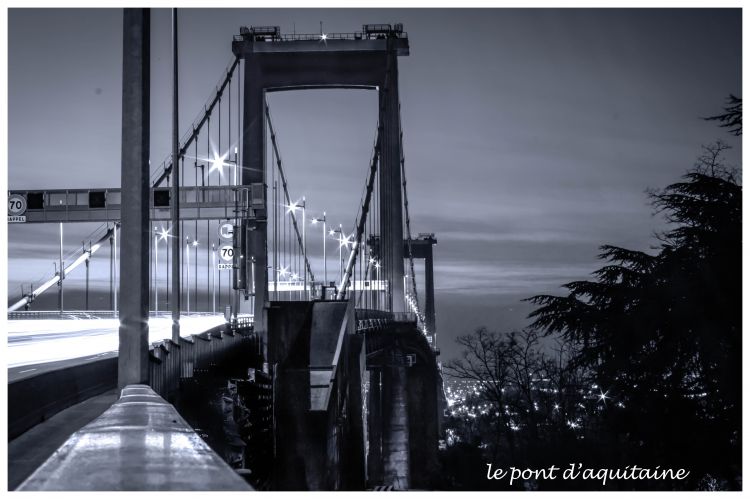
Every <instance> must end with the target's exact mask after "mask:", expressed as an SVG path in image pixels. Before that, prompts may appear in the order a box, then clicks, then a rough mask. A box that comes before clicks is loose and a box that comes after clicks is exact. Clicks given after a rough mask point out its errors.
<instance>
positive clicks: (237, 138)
mask: <svg viewBox="0 0 750 499" xmlns="http://www.w3.org/2000/svg"><path fill="white" fill-rule="evenodd" d="M149 26H150V19H149V13H148V11H147V10H144V9H125V15H124V36H125V38H124V39H125V44H124V50H123V53H124V56H123V82H124V84H123V162H122V185H121V186H120V187H116V186H109V187H106V186H105V187H102V188H93V189H92V188H84V189H65V190H62V189H41V188H40V189H33V190H11V191H10V192H9V222H13V223H17V224H19V225H20V224H35V223H39V224H56V226H57V227H58V228H59V236H60V237H59V258H57V261H56V262H55V269H54V273H51V274H50V275H48V276H46V277H45V278H43V279H41V280H40V281H39V282H36V283H32V284H30V285H28V286H25V287H24V289H22V290H21V292H20V294H19V295H18V296H16V297H11V298H12V300H11V302H10V303H9V317H8V318H9V321H8V326H9V330H8V342H9V344H8V348H9V350H8V352H9V355H8V357H9V438H11V439H13V438H16V437H19V436H20V435H23V434H24V432H27V431H29V429H31V428H34V427H35V426H36V425H37V424H40V422H42V421H44V420H45V419H48V418H50V417H52V416H53V415H54V414H55V413H57V412H59V411H61V410H63V409H64V408H65V407H69V406H71V405H74V404H76V403H80V402H81V401H83V400H85V399H86V398H88V397H91V396H93V395H96V394H98V393H102V392H104V391H105V390H107V389H111V388H114V387H115V386H116V387H118V389H120V390H121V396H120V399H119V400H118V402H116V403H115V404H114V405H112V407H111V408H109V409H108V410H107V411H106V412H105V413H104V414H103V415H101V416H99V417H98V418H97V419H95V420H94V421H92V422H91V423H89V424H88V425H86V426H84V427H83V428H81V429H80V430H79V431H78V432H76V433H75V434H73V435H72V436H71V437H70V438H69V439H68V440H67V441H66V442H65V444H63V446H62V447H61V449H60V450H61V451H64V452H58V453H55V454H54V455H52V456H51V457H50V458H49V459H47V460H46V461H45V462H44V463H43V464H41V465H40V466H39V468H38V469H36V470H35V471H34V472H33V473H32V474H31V475H30V476H28V477H25V480H24V481H23V483H21V484H20V486H19V488H20V489H21V490H60V489H70V488H78V489H84V490H86V489H91V490H106V489H136V490H139V489H181V490H182V489H222V490H223V489H233V490H245V489H248V488H255V489H270V490H276V489H296V490H340V489H355V490H356V489H372V488H396V489H412V488H429V487H430V483H431V482H430V481H431V480H432V479H433V478H434V476H435V473H436V472H437V447H438V438H439V431H440V415H441V403H442V399H443V396H442V378H441V375H440V369H439V363H438V361H437V356H438V355H439V351H438V349H437V346H436V334H437V331H436V321H435V300H434V278H433V246H434V245H435V244H437V239H436V238H435V235H434V234H431V233H420V234H414V233H413V231H412V223H411V219H410V216H409V202H408V196H407V182H406V160H405V155H404V147H403V130H402V125H401V105H400V100H399V87H398V62H399V58H400V57H404V56H408V55H409V40H408V35H407V33H406V32H405V31H404V29H403V27H402V26H401V25H400V24H393V25H391V24H370V25H363V26H362V29H361V30H360V31H356V32H352V33H322V32H321V33H319V34H309V35H306V34H296V33H295V34H293V35H288V34H282V33H281V30H280V28H279V27H276V26H270V27H269V26H261V27H258V26H254V27H243V28H241V29H240V32H239V34H238V35H236V36H235V37H234V38H233V40H231V51H232V59H231V62H230V63H229V65H228V66H227V68H226V70H225V71H224V72H223V73H222V75H220V78H219V83H218V84H217V85H216V87H215V89H214V90H213V91H212V94H211V95H210V96H209V98H208V99H207V101H206V104H205V105H204V106H203V108H202V109H201V110H200V112H199V113H198V115H197V117H196V119H195V120H194V121H193V123H192V125H191V126H190V128H189V129H188V130H187V131H186V132H185V134H184V135H183V136H182V137H181V139H180V140H179V141H178V140H175V141H174V144H175V145H176V147H173V153H172V154H170V155H169V157H167V158H166V159H165V160H164V161H162V162H161V163H160V164H156V163H154V165H153V166H152V165H150V162H149V144H148V135H149V125H148V121H149V119H148V117H149V112H150V106H151V103H150V101H149V89H148V69H147V68H148V65H149V60H150V57H149V49H148V44H149V36H150V35H149V32H150V27H149ZM176 26H177V24H176V13H175V22H174V25H173V31H174V33H173V35H174V36H175V37H176ZM321 31H322V30H321ZM175 55H176V44H175ZM175 74H176V63H175ZM176 88H177V81H176V78H175V99H176V95H177V90H176ZM319 88H327V89H330V88H336V89H360V90H369V91H375V92H377V94H378V119H377V122H376V123H373V142H372V150H371V154H370V156H369V157H368V158H362V165H361V171H362V176H363V180H362V191H361V192H362V194H361V199H360V203H359V204H358V206H356V207H352V213H353V217H351V219H353V220H354V223H353V225H352V226H344V225H342V224H336V223H334V221H332V220H330V215H329V216H328V217H327V214H326V212H325V211H323V210H321V209H316V207H314V206H308V203H307V200H306V197H305V196H302V195H300V189H299V186H295V185H294V179H293V178H289V177H288V176H287V173H286V170H285V164H284V162H283V160H282V152H283V151H282V148H281V146H280V141H281V138H282V137H283V130H277V129H276V128H275V127H274V123H273V119H272V116H273V113H272V111H273V110H272V109H271V107H270V105H269V102H268V99H267V95H268V94H269V93H272V92H278V91H289V90H300V89H305V90H307V89H319ZM175 104H176V100H175ZM176 109H177V107H176V105H175V106H174V111H175V116H174V119H175V122H176V121H177V115H176ZM175 138H176V137H175ZM295 189H296V190H295ZM81 222H86V223H95V224H97V225H98V227H97V228H96V229H95V230H94V231H92V232H91V234H90V235H89V236H88V237H86V238H85V240H84V241H83V242H82V244H80V245H76V247H73V248H71V247H66V246H65V245H64V231H65V227H66V226H67V225H69V224H74V223H81ZM10 237H11V240H12V237H13V227H12V226H11V230H10ZM313 238H315V239H316V240H317V241H321V242H322V255H321V257H322V258H318V257H317V255H316V256H315V258H313V255H311V249H310V248H311V245H310V244H309V241H311V240H313ZM11 244H12V241H11ZM315 247H316V248H317V244H316V245H315ZM97 259H98V260H103V261H107V262H108V265H109V280H108V290H109V292H108V294H109V299H108V301H109V303H108V305H109V306H108V307H107V308H106V310H103V309H101V307H99V309H96V308H93V307H89V304H90V301H89V293H90V290H89V288H90V280H91V279H90V276H89V268H90V264H91V262H94V261H97ZM415 260H417V262H416V263H415ZM420 261H422V262H423V264H422V265H423V267H420V263H419V262H420ZM417 269H420V270H421V269H423V271H421V274H423V275H424V282H423V283H418V279H417V272H416V270H417ZM74 274H85V291H84V296H85V307H84V308H83V309H71V307H66V302H65V294H66V291H67V289H68V287H67V286H66V284H67V283H66V281H67V280H69V278H70V276H72V275H74ZM99 284H100V283H99ZM55 292H56V293H57V307H56V309H55V310H39V309H38V307H37V306H36V305H37V303H38V299H39V297H40V296H42V295H43V294H45V293H46V294H53V293H55ZM209 385H210V386H212V387H214V388H212V389H213V390H214V391H211V390H209V389H207V388H206V387H207V386H209ZM217 386H220V387H221V390H225V391H224V392H221V394H220V395H218V397H219V398H218V399H216V397H217V395H216V394H217V393H219V392H217V391H216V390H219V388H216V387H217ZM227 387H229V388H227ZM226 390H228V391H226ZM212 397H213V398H212ZM216 400H223V402H221V403H222V404H223V406H222V407H224V408H225V409H224V417H223V419H222V421H223V422H224V423H223V426H222V428H223V429H221V430H216V431H214V432H213V434H211V435H208V437H206V436H205V435H203V436H204V437H205V438H204V439H203V440H206V441H208V442H209V443H211V444H212V445H211V448H208V447H207V446H206V444H205V443H202V442H203V440H201V439H200V438H198V437H197V436H196V433H195V432H194V430H193V428H194V427H195V426H196V424H199V425H201V426H204V425H206V426H209V425H210V424H211V423H209V422H206V421H213V420H212V419H211V418H210V417H208V416H206V415H205V414H201V411H200V410H199V409H198V408H199V407H200V406H202V405H207V404H211V403H212V401H213V402H215V401H216ZM227 411H228V412H227ZM227 414H230V415H231V416H230V417H227V416H226V415H227ZM144 418H145V419H144ZM183 418H184V420H183ZM220 419H221V418H220ZM144 421H147V423H145V422H144ZM228 427H229V428H231V430H227V428H228ZM195 431H196V432H197V431H198V430H195ZM207 431H208V430H207ZM149 432H151V433H149ZM209 433H211V432H209ZM228 434H231V438H230V437H227V435H228ZM149 435H152V436H153V435H157V436H159V439H157V440H158V441H156V440H154V439H153V438H151V440H149V438H150V437H149ZM185 435H188V437H185V438H187V440H184V441H182V440H180V442H181V443H180V444H179V445H178V443H177V442H178V440H179V438H182V437H184V436H185ZM115 437H116V438H115ZM178 437H179V438H178ZM193 437H195V438H193ZM107 438H108V439H109V440H107ZM113 438H114V439H115V440H113ZM114 441H116V443H112V442H114ZM238 449H239V450H238ZM115 455H117V456H120V457H121V458H122V456H125V457H124V458H122V459H120V458H118V459H116V460H115V461H117V462H118V463H120V464H113V461H112V460H111V459H112V458H113V456H115ZM123 459H124V460H125V461H127V463H126V464H123V463H122V461H123ZM91 467H93V468H91ZM92 469H95V470H100V471H102V473H96V472H92ZM191 470H192V471H191ZM178 471H179V472H178ZM191 473H192V475H191Z"/></svg>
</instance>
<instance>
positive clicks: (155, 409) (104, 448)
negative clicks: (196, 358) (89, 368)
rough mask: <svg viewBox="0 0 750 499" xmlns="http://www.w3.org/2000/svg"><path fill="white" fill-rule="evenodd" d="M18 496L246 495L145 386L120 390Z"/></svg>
mask: <svg viewBox="0 0 750 499" xmlns="http://www.w3.org/2000/svg"><path fill="white" fill-rule="evenodd" d="M18 490H252V488H251V487H250V485H248V484H247V483H246V482H245V481H244V480H243V479H242V478H240V476H239V475H237V474H236V473H235V472H234V470H232V468H230V467H229V466H228V465H227V464H226V463H225V462H224V461H223V460H222V459H221V458H220V457H219V456H218V455H217V454H215V453H214V452H213V451H212V450H211V449H210V448H209V447H208V445H207V444H206V443H205V442H204V441H203V440H202V439H201V438H200V437H199V436H198V435H197V434H196V433H195V432H194V431H193V429H192V428H190V426H189V425H188V424H187V423H186V422H185V420H184V419H182V417H181V416H180V415H179V414H178V413H177V411H176V410H175V408H174V407H173V406H172V405H171V404H169V403H167V402H166V401H165V400H164V399H163V398H161V397H160V396H158V395H157V394H156V392H154V391H153V390H152V389H151V388H150V387H148V386H146V385H129V386H126V387H125V388H123V390H122V393H121V395H120V399H119V400H118V401H117V402H115V403H114V404H113V405H112V407H110V408H109V409H107V411H106V412H104V414H102V415H101V416H99V417H98V418H97V419H95V420H94V421H92V422H91V423H89V424H88V425H86V426H84V427H83V428H82V429H81V430H79V431H78V432H76V433H74V434H73V435H71V436H70V438H68V440H67V441H66V442H65V443H64V444H63V445H62V447H60V448H59V449H58V450H57V451H56V452H55V453H54V454H52V456H50V458H49V459H47V461H46V462H45V463H44V464H43V465H42V466H40V467H39V468H38V469H37V470H36V471H35V472H34V473H33V474H32V475H31V476H30V477H29V478H27V479H26V480H25V481H24V482H23V483H22V484H21V486H20V487H19V488H18Z"/></svg>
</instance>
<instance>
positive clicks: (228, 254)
mask: <svg viewBox="0 0 750 499" xmlns="http://www.w3.org/2000/svg"><path fill="white" fill-rule="evenodd" d="M219 256H220V257H221V259H222V260H224V261H225V262H231V261H232V260H233V259H234V248H233V247H232V246H229V245H226V246H222V247H221V248H219Z"/></svg>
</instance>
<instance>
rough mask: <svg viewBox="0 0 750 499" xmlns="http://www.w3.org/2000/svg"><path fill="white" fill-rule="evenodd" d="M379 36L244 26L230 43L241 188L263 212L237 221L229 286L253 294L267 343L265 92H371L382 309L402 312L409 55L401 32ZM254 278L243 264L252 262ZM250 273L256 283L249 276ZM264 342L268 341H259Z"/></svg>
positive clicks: (368, 28)
mask: <svg viewBox="0 0 750 499" xmlns="http://www.w3.org/2000/svg"><path fill="white" fill-rule="evenodd" d="M385 26H388V30H385V29H382V30H380V31H378V30H377V29H375V28H373V25H366V26H365V27H364V30H363V32H362V33H356V34H352V35H351V36H347V37H337V36H332V37H329V38H326V37H324V35H320V37H318V36H315V37H310V36H295V35H283V36H282V35H281V34H280V29H279V27H275V26H274V27H253V28H242V29H241V30H240V35H239V36H236V37H235V40H234V42H233V43H232V51H233V52H234V54H235V55H236V56H237V57H239V58H242V59H244V61H245V70H244V71H245V72H244V104H243V123H244V125H243V130H242V146H241V147H242V152H241V156H240V162H239V164H240V165H241V171H242V174H241V182H242V184H243V185H244V186H246V188H248V189H249V191H250V192H251V196H252V198H253V199H254V200H256V201H257V202H259V203H261V204H262V205H263V207H264V208H265V209H256V218H255V220H252V221H245V222H243V227H242V230H241V237H244V238H245V241H246V244H245V245H244V248H245V253H246V254H245V255H243V256H244V258H242V259H241V260H240V261H239V262H238V263H239V265H238V270H236V271H235V272H237V273H238V274H239V276H238V277H236V278H235V284H236V285H237V286H238V287H239V288H240V289H244V290H245V296H246V297H249V296H250V295H251V294H252V292H253V291H252V290H254V298H253V299H254V310H255V327H256V329H257V330H258V331H259V332H261V334H262V335H263V337H264V340H265V339H266V335H267V331H266V329H267V326H266V307H267V306H268V289H267V286H268V275H267V272H265V271H263V270H259V269H267V267H268V264H267V246H268V234H267V231H268V227H267V219H266V216H265V213H267V196H266V192H267V181H266V178H267V177H266V157H265V156H266V155H265V151H266V126H265V101H266V93H267V92H275V91H282V90H295V89H315V88H359V89H374V90H378V93H379V113H378V117H379V126H380V136H381V156H380V158H381V160H380V168H379V186H380V195H381V199H380V232H381V237H382V241H383V262H382V263H383V274H382V275H383V276H384V279H387V280H388V281H389V290H390V293H389V296H388V298H387V303H388V309H389V310H391V311H394V312H402V311H404V254H403V244H402V241H403V229H402V226H403V217H402V197H401V156H402V154H401V141H400V133H401V129H400V128H401V125H400V119H399V98H398V56H404V55H408V54H409V42H408V38H407V37H406V34H405V33H402V31H401V30H400V28H398V27H397V28H396V29H391V28H390V26H389V25H385ZM253 259H254V262H255V263H254V269H255V272H251V269H250V268H249V265H248V264H247V262H250V261H253ZM251 274H252V275H254V282H249V281H250V279H249V277H250V276H251ZM264 343H266V342H265V341H264Z"/></svg>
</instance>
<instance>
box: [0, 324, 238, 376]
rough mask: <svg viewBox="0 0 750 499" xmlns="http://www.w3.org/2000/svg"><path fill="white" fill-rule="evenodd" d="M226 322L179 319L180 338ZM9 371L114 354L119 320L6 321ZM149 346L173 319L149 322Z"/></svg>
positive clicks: (163, 334) (169, 331)
mask: <svg viewBox="0 0 750 499" xmlns="http://www.w3.org/2000/svg"><path fill="white" fill-rule="evenodd" d="M225 322H226V321H225V319H224V317H223V316H222V315H201V316H182V317H181V318H180V332H181V335H182V337H187V336H190V335H192V334H199V333H203V332H205V331H207V330H209V329H211V328H214V327H216V326H220V325H222V324H224V323H225ZM7 325H8V350H7V354H8V367H11V368H12V367H20V366H28V365H35V364H44V363H48V362H56V361H61V360H70V359H77V358H83V357H90V356H95V355H99V354H103V353H108V352H116V351H117V350H118V347H119V332H118V330H119V325H120V321H119V319H41V320H8V322H7ZM148 329H149V343H154V342H157V341H161V340H166V339H169V338H171V335H172V319H170V318H168V317H152V318H150V319H149V320H148Z"/></svg>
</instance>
